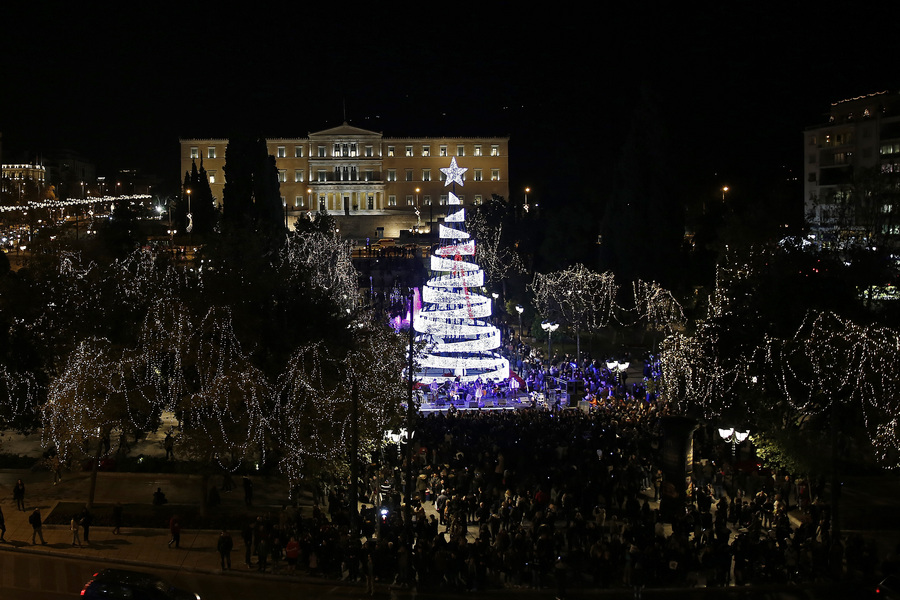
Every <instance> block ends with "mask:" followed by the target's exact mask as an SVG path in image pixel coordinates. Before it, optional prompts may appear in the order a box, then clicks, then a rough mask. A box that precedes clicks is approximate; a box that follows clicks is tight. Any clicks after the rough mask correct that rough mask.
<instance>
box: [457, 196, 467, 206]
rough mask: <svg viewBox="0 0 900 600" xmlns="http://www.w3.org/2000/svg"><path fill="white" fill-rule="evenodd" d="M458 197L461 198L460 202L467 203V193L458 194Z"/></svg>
mask: <svg viewBox="0 0 900 600" xmlns="http://www.w3.org/2000/svg"><path fill="white" fill-rule="evenodd" d="M457 198H459V203H460V204H465V203H466V195H465V194H460V195H459V196H457Z"/></svg>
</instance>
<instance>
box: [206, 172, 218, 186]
mask: <svg viewBox="0 0 900 600" xmlns="http://www.w3.org/2000/svg"><path fill="white" fill-rule="evenodd" d="M206 176H207V177H208V178H209V182H210V183H215V182H216V172H215V171H207V172H206Z"/></svg>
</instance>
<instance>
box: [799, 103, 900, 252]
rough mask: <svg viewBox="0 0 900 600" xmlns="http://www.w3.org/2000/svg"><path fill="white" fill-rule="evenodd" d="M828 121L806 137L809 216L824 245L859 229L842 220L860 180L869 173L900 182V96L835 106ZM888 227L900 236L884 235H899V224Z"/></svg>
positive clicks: (886, 225)
mask: <svg viewBox="0 0 900 600" xmlns="http://www.w3.org/2000/svg"><path fill="white" fill-rule="evenodd" d="M827 118H828V120H827V122H826V123H825V124H822V125H815V126H812V127H808V128H807V129H806V130H805V131H804V132H803V147H804V167H805V168H804V171H805V174H806V176H805V178H804V199H805V204H804V212H805V214H806V218H807V221H808V222H809V224H810V226H811V230H812V233H813V234H814V235H815V237H816V242H817V243H819V244H828V243H829V242H832V241H835V240H836V239H837V237H838V235H839V234H848V233H849V234H851V235H852V234H853V231H852V229H853V228H854V225H859V224H860V223H856V222H853V221H851V222H850V223H848V222H847V219H846V218H844V219H843V220H841V219H840V218H839V212H840V210H839V207H840V206H841V205H842V203H846V201H847V200H848V198H849V195H850V194H851V193H852V187H853V182H854V176H855V175H858V174H860V173H862V172H864V171H867V170H868V171H869V172H870V173H876V174H877V173H881V174H884V175H886V176H888V177H890V178H893V177H896V178H898V180H900V93H897V92H879V93H874V94H868V95H866V96H860V97H857V98H849V99H846V100H841V101H839V102H834V103H833V104H832V105H831V109H830V111H829V113H828V117H827ZM887 208H890V207H887ZM855 217H856V219H857V220H858V219H859V215H856V216H855ZM848 225H849V228H850V229H851V231H848V230H847V229H848ZM883 226H884V227H892V228H895V229H897V230H896V231H893V230H892V231H883V232H882V233H887V234H892V235H893V234H900V223H896V224H890V223H889V221H886V222H885V224H884V225H883ZM839 230H841V231H839Z"/></svg>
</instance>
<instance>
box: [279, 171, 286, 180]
mask: <svg viewBox="0 0 900 600" xmlns="http://www.w3.org/2000/svg"><path fill="white" fill-rule="evenodd" d="M278 181H279V182H281V183H285V182H286V181H287V171H286V170H285V169H278Z"/></svg>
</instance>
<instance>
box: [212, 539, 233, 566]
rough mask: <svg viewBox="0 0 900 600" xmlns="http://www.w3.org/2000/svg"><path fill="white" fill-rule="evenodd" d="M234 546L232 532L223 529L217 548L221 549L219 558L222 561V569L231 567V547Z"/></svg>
mask: <svg viewBox="0 0 900 600" xmlns="http://www.w3.org/2000/svg"><path fill="white" fill-rule="evenodd" d="M232 548H234V540H232V539H231V534H230V533H228V532H227V531H226V530H224V529H223V530H222V533H220V534H219V542H218V543H217V544H216V549H217V550H218V551H219V558H220V559H221V563H222V570H223V571H224V570H225V569H230V568H231V549H232Z"/></svg>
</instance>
